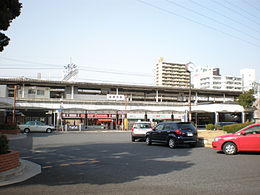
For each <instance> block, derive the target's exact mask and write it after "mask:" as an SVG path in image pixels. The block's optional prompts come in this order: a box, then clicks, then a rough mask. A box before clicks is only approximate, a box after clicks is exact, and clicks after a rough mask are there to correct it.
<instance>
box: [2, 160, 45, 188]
mask: <svg viewBox="0 0 260 195" xmlns="http://www.w3.org/2000/svg"><path fill="white" fill-rule="evenodd" d="M40 173H41V166H40V165H38V164H36V163H33V162H30V161H28V160H23V159H20V166H19V167H17V168H15V169H12V170H9V171H5V172H3V173H0V186H5V185H9V184H14V183H19V182H22V181H25V180H27V179H29V178H31V177H33V176H35V175H38V174H40Z"/></svg>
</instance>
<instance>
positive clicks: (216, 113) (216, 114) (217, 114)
mask: <svg viewBox="0 0 260 195" xmlns="http://www.w3.org/2000/svg"><path fill="white" fill-rule="evenodd" d="M218 122H219V113H218V112H215V124H217V123H218Z"/></svg>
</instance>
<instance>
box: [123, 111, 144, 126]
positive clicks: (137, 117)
mask: <svg viewBox="0 0 260 195" xmlns="http://www.w3.org/2000/svg"><path fill="white" fill-rule="evenodd" d="M127 119H128V129H132V127H133V125H134V123H135V122H137V121H145V120H146V118H145V113H144V112H143V113H127Z"/></svg>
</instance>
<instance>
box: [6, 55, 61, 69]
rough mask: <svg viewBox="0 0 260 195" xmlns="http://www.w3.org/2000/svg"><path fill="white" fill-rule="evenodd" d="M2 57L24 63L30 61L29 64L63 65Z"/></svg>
mask: <svg viewBox="0 0 260 195" xmlns="http://www.w3.org/2000/svg"><path fill="white" fill-rule="evenodd" d="M1 59H4V60H9V61H14V62H22V63H27V64H28V63H29V64H37V65H44V66H57V67H62V65H57V64H48V63H41V62H33V61H27V60H20V59H14V58H7V57H1Z"/></svg>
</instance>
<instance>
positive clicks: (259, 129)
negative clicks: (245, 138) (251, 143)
mask: <svg viewBox="0 0 260 195" xmlns="http://www.w3.org/2000/svg"><path fill="white" fill-rule="evenodd" d="M244 132H245V134H246V135H247V134H260V125H258V126H253V127H251V128H248V129H247V130H245V131H244Z"/></svg>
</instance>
